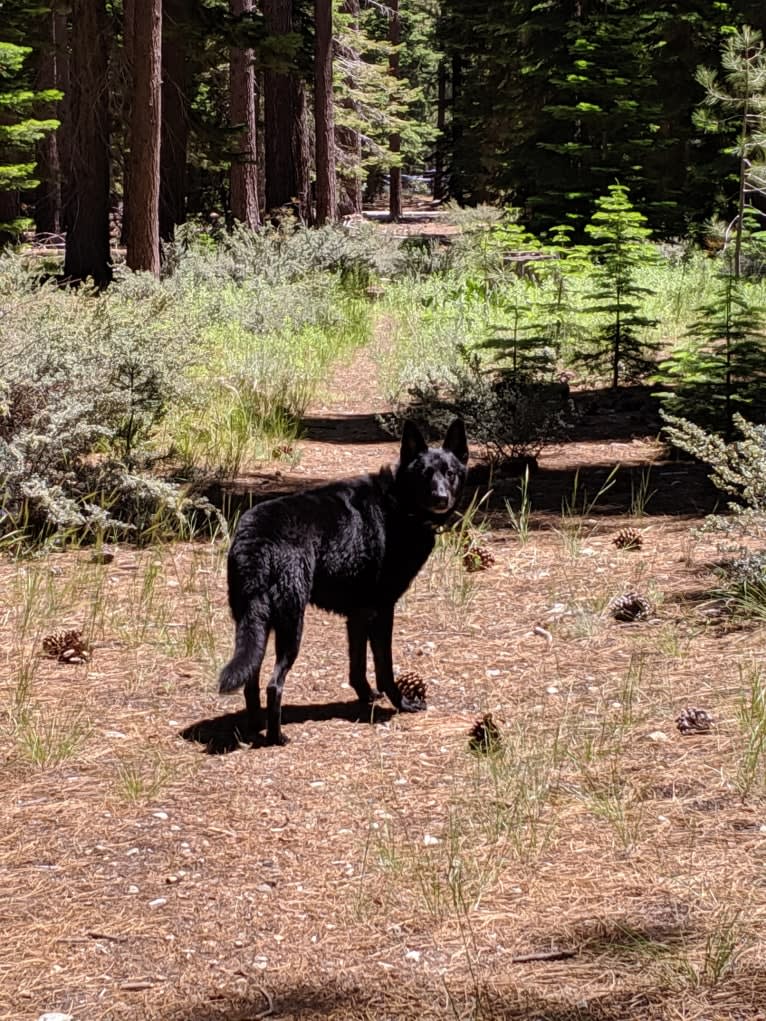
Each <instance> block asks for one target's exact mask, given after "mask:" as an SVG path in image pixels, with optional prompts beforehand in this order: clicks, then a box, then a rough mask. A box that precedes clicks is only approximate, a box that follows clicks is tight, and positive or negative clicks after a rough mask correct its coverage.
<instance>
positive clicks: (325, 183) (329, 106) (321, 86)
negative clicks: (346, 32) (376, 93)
mask: <svg viewBox="0 0 766 1021" xmlns="http://www.w3.org/2000/svg"><path fill="white" fill-rule="evenodd" d="M314 11H315V14H316V48H315V52H314V114H315V124H316V182H317V192H316V222H317V224H318V225H319V226H320V227H321V226H323V225H324V224H325V223H332V222H333V221H335V220H336V219H337V217H338V186H337V180H336V176H335V111H334V107H333V95H332V0H315V3H314Z"/></svg>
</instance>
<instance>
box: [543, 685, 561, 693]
mask: <svg viewBox="0 0 766 1021" xmlns="http://www.w3.org/2000/svg"><path fill="white" fill-rule="evenodd" d="M545 690H546V691H547V692H548V694H549V695H558V693H559V689H558V688H557V687H556V685H555V684H551V685H550V687H548V688H546V689H545Z"/></svg>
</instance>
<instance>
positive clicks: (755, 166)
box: [697, 25, 766, 277]
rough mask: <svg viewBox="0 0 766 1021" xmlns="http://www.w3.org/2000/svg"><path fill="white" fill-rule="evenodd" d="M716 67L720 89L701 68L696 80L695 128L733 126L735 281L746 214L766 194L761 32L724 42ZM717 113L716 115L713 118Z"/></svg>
mask: <svg viewBox="0 0 766 1021" xmlns="http://www.w3.org/2000/svg"><path fill="white" fill-rule="evenodd" d="M721 63H722V65H723V68H724V71H725V80H726V84H725V85H720V84H719V82H718V76H717V74H716V72H715V71H712V70H710V69H709V68H705V67H701V68H700V69H699V71H698V73H697V80H698V81H699V83H700V85H702V87H703V88H704V89H705V99H704V101H703V106H702V108H701V109H700V110H699V111H698V112H697V123H698V124H699V126H700V127H701V128H703V129H704V130H707V131H713V132H720V131H721V130H725V128H726V127H727V126H729V125H731V124H732V122H734V124H735V125H736V126H737V141H736V145H735V147H734V154H735V155H736V156H737V158H738V162H739V168H738V178H737V199H736V215H735V217H734V221H733V229H734V258H733V263H732V268H733V273H734V276H735V277H739V276H740V274H741V271H742V238H743V232H744V227H745V210H746V208H747V207H748V206H752V205H753V196H754V195H759V196H762V195H764V194H766V49H764V44H763V38H762V36H761V33H760V32H758V31H755V30H754V29H752V28H750V27H749V26H747V25H745V26H744V27H743V28H742V29H741V30H740V31H738V32H736V33H735V34H734V35H732V36H730V37H729V38H728V39H727V40H726V42H725V43H724V46H723V49H722V53H721ZM716 114H718V115H719V116H716Z"/></svg>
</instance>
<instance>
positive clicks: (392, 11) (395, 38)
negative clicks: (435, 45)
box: [388, 0, 402, 223]
mask: <svg viewBox="0 0 766 1021" xmlns="http://www.w3.org/2000/svg"><path fill="white" fill-rule="evenodd" d="M388 9H389V15H388V17H389V22H388V41H389V43H390V44H391V56H390V57H389V61H388V69H389V71H390V72H391V75H392V76H393V77H394V78H398V77H399V43H400V42H401V22H400V21H399V0H388ZM388 147H389V149H390V150H391V154H392V155H393V156H395V157H398V156H399V153H400V151H401V147H402V139H401V135H400V134H399V133H398V132H394V133H393V134H392V135H391V136H390V138H389V142H388ZM388 179H389V182H390V184H389V197H388V209H389V212H390V214H391V220H392V221H393V222H394V223H398V222H399V220H401V218H402V170H401V167H400V166H399V165H398V164H397V165H396V166H392V167H391V169H390V171H389V175H388Z"/></svg>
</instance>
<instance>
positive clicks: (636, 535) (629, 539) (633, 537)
mask: <svg viewBox="0 0 766 1021" xmlns="http://www.w3.org/2000/svg"><path fill="white" fill-rule="evenodd" d="M612 542H613V543H614V544H615V546H616V547H617V549H627V550H638V549H641V546H642V544H643V538H642V536H641V533H640V532H639V530H638V529H637V528H621V529H620V531H619V532H618V533H617V535H615V537H614V539H612Z"/></svg>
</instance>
